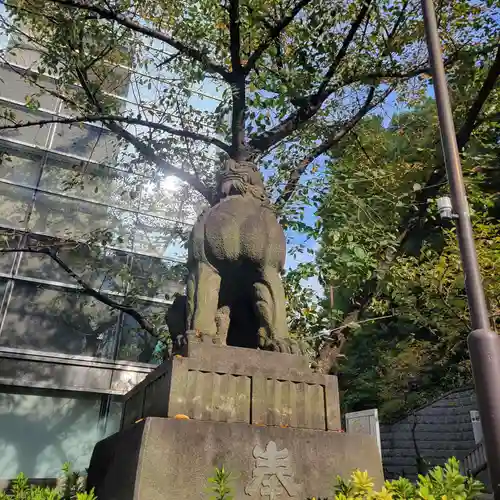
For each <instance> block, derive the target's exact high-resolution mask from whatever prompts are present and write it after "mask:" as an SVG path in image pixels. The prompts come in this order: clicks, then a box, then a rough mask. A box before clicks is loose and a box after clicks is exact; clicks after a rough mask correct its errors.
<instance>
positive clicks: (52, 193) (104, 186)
mask: <svg viewBox="0 0 500 500" xmlns="http://www.w3.org/2000/svg"><path fill="white" fill-rule="evenodd" d="M7 43H8V44H9V43H10V44H11V45H7V49H6V51H5V57H4V58H3V60H2V61H1V63H0V108H2V109H1V111H5V110H11V111H13V112H14V113H15V116H16V119H18V120H22V121H28V120H40V119H51V118H52V117H54V116H56V117H66V116H68V115H70V114H71V112H70V111H69V110H68V109H67V108H66V107H65V105H64V103H63V102H62V101H61V100H59V99H57V98H55V97H52V96H50V95H47V94H45V95H43V96H41V97H40V98H39V101H40V106H39V108H38V109H37V110H36V111H34V110H32V109H29V107H27V105H26V96H27V95H30V94H33V88H32V87H31V85H30V84H29V83H28V82H27V81H26V80H25V79H24V78H23V75H24V74H25V73H26V72H30V71H34V70H36V69H34V68H36V61H37V51H36V50H34V49H33V47H30V46H29V44H25V45H23V44H22V43H21V44H19V43H16V44H15V45H16V47H15V49H14V48H13V47H12V42H7ZM114 71H115V70H114ZM136 76H137V75H136V73H135V72H134V71H132V70H131V69H130V68H123V71H122V73H121V74H120V72H118V73H117V78H119V81H120V84H119V85H118V86H117V87H118V88H115V89H112V90H113V93H114V97H115V98H116V99H117V100H119V101H120V103H121V105H123V109H129V108H130V109H134V108H136V107H137V106H138V98H137V88H138V86H137V84H136V82H137V79H136ZM40 78H42V79H43V81H44V86H46V87H48V88H50V86H51V84H52V82H53V80H51V78H49V77H48V76H43V75H42V76H41V77H40ZM154 78H157V79H158V78H159V77H154ZM141 81H143V76H142V77H141ZM193 96H194V97H193V99H194V101H196V100H197V99H198V100H199V102H200V105H201V106H202V107H203V108H205V109H206V108H207V106H208V107H213V108H215V107H216V106H217V104H218V100H217V97H216V96H215V95H212V96H210V95H204V94H202V93H196V92H194V93H193ZM0 121H1V119H0ZM124 151H125V152H126V146H124V145H123V144H121V143H120V142H119V141H118V140H117V139H116V137H115V136H113V134H112V133H110V132H109V131H108V130H107V129H105V128H104V127H102V126H101V125H99V124H96V123H85V124H78V125H69V124H60V123H52V124H50V125H46V126H43V127H39V126H36V127H27V128H19V129H14V130H0V228H1V230H0V234H1V236H2V241H1V242H0V249H2V248H3V249H10V250H13V251H12V252H0V297H1V302H0V303H1V307H0V481H1V480H6V479H11V478H13V477H14V476H15V475H16V474H17V473H19V472H21V471H22V472H24V473H25V474H26V475H28V477H31V478H51V477H55V476H56V474H57V473H58V471H59V469H60V466H61V465H62V464H63V463H64V462H65V461H71V462H72V463H73V464H74V466H75V468H77V469H83V468H85V467H86V466H87V465H88V461H89V458H90V453H91V452H92V449H93V446H94V444H95V443H96V441H98V440H99V439H102V437H103V436H105V435H108V434H110V433H112V432H114V431H116V430H117V428H118V425H119V419H120V413H121V406H120V400H119V397H120V395H121V394H124V393H125V392H127V391H128V390H129V389H130V388H131V387H133V386H134V385H135V384H136V383H137V382H138V381H140V380H141V379H142V378H143V377H144V376H145V375H146V374H147V373H148V372H149V371H150V370H151V369H152V367H153V366H154V364H155V363H157V362H158V360H157V359H155V347H156V345H157V342H156V340H155V339H154V338H152V337H151V336H150V335H148V334H147V333H146V332H144V331H141V330H140V329H139V327H138V325H137V323H136V322H135V320H133V319H131V318H130V316H128V315H127V314H124V313H122V312H120V311H117V310H115V309H112V308H110V307H108V306H107V305H105V304H103V303H102V302H100V301H98V300H96V299H94V298H92V297H90V296H88V295H86V294H85V293H84V292H83V291H82V290H81V288H80V287H79V285H78V284H77V283H76V281H75V280H73V279H72V278H71V277H70V276H69V275H68V274H67V273H66V272H65V271H64V270H63V269H62V268H61V267H60V266H58V265H57V264H56V263H54V261H53V260H52V259H51V258H50V257H49V256H47V255H44V254H41V253H36V252H27V251H14V250H16V249H26V248H27V247H35V248H39V247H41V246H44V245H49V246H50V245H52V246H58V245H61V251H60V256H61V258H62V260H63V261H64V262H66V263H67V264H68V265H69V266H70V267H71V269H73V270H74V271H75V272H76V273H77V274H78V275H80V276H81V277H82V278H83V279H85V281H86V282H87V283H89V284H91V285H92V286H93V287H95V288H98V289H99V290H100V291H101V292H103V293H105V294H107V295H108V296H109V297H113V298H115V299H116V300H119V299H120V297H123V296H124V295H125V294H127V292H128V288H127V287H130V286H132V285H131V283H132V281H131V280H130V279H129V278H128V279H125V278H124V277H123V273H122V271H123V269H127V270H128V271H129V272H130V273H131V275H132V276H133V278H134V279H133V286H134V287H135V288H136V289H135V290H134V293H135V295H136V296H138V297H139V299H140V301H139V305H138V306H137V307H138V308H139V309H140V310H141V311H142V312H145V313H147V312H151V311H165V309H166V307H167V306H168V303H169V297H170V296H171V295H172V293H174V292H176V291H182V290H183V287H184V280H183V277H184V272H185V270H184V262H185V258H186V251H185V248H184V245H183V242H182V240H181V238H180V236H179V233H180V232H186V231H189V228H190V225H191V224H192V223H193V222H194V220H195V219H196V216H197V214H198V213H199V211H200V210H201V209H202V207H203V201H202V200H201V199H200V197H199V195H196V193H194V191H193V190H192V189H191V188H189V187H187V186H186V185H184V184H181V183H179V182H177V181H176V180H175V179H173V178H172V177H161V178H158V176H157V175H154V173H152V172H151V171H149V170H148V168H146V166H143V165H136V168H134V169H133V170H132V171H131V169H130V168H127V169H124V168H121V165H120V164H119V162H118V163H117V162H116V158H119V157H120V155H122V154H123V153H124ZM101 231H104V232H106V231H109V232H110V233H111V234H112V235H113V236H114V240H113V241H114V242H115V243H114V244H113V245H107V246H106V247H105V249H104V250H103V251H102V252H101V253H100V254H99V255H98V256H97V257H96V256H94V255H90V254H91V253H92V251H91V249H90V248H89V247H88V246H87V245H80V244H78V242H79V241H80V240H82V239H83V240H85V239H88V238H89V235H95V234H99V232H101ZM68 242H75V243H74V246H72V245H71V244H68ZM89 262H92V265H89ZM151 276H164V277H165V279H163V280H162V281H161V283H160V286H157V285H155V286H151V279H150V278H151Z"/></svg>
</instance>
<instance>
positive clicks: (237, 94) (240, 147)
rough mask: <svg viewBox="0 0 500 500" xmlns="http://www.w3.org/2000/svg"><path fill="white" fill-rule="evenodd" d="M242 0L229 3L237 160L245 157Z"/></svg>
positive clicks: (233, 135)
mask: <svg viewBox="0 0 500 500" xmlns="http://www.w3.org/2000/svg"><path fill="white" fill-rule="evenodd" d="M240 22H241V20H240V2H239V0H230V3H229V36H230V42H229V44H230V47H229V50H230V53H231V67H232V82H231V96H232V101H233V114H232V119H231V156H232V157H233V158H234V159H235V160H240V159H242V158H243V154H244V149H245V110H246V103H245V100H246V97H245V96H246V85H245V78H246V75H245V71H244V70H243V67H242V65H241V33H240Z"/></svg>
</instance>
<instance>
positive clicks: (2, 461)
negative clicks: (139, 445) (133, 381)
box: [0, 386, 121, 479]
mask: <svg viewBox="0 0 500 500" xmlns="http://www.w3.org/2000/svg"><path fill="white" fill-rule="evenodd" d="M120 414H121V404H120V403H118V402H116V401H112V400H110V398H109V396H102V395H96V394H90V395H86V394H82V393H66V392H62V391H57V392H56V391H48V390H36V391H33V390H17V389H16V390H12V389H9V388H8V387H5V386H0V479H12V478H14V477H16V475H17V474H19V473H20V472H23V473H24V474H26V475H27V476H28V477H30V478H54V477H58V476H59V474H60V471H61V466H62V465H63V463H64V462H71V464H72V466H73V469H74V470H79V471H84V470H85V469H86V468H87V467H88V465H89V462H90V457H91V454H92V450H93V448H94V446H95V444H96V443H97V442H98V441H100V440H101V439H102V438H103V437H105V436H106V435H109V434H112V433H113V432H116V431H117V430H118V427H119V421H120Z"/></svg>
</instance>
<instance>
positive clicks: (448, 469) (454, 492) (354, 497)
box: [335, 458, 484, 500]
mask: <svg viewBox="0 0 500 500" xmlns="http://www.w3.org/2000/svg"><path fill="white" fill-rule="evenodd" d="M483 490H484V487H483V484H482V483H481V482H480V481H476V480H475V479H473V478H470V477H466V476H462V474H460V469H459V462H458V460H457V459H456V458H450V459H449V460H448V462H447V463H446V464H445V466H444V467H435V468H434V469H432V470H431V471H430V472H429V473H428V474H426V475H425V476H423V475H419V476H418V480H417V482H416V484H413V483H411V482H410V481H409V480H408V479H405V478H400V479H397V480H394V481H386V482H385V484H384V487H383V488H382V490H381V491H378V492H377V491H374V489H373V481H372V479H371V478H370V477H369V476H368V473H367V472H361V471H355V472H353V473H352V475H351V478H350V480H349V481H344V480H343V479H342V478H340V477H337V486H336V487H335V500H364V499H370V500H371V499H373V500H473V499H475V498H477V497H478V495H479V494H480V493H481V492H482V491H483Z"/></svg>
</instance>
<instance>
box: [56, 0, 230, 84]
mask: <svg viewBox="0 0 500 500" xmlns="http://www.w3.org/2000/svg"><path fill="white" fill-rule="evenodd" d="M49 1H50V2H53V3H57V4H59V5H64V6H66V7H73V8H76V9H82V10H87V11H89V12H93V13H95V14H97V15H98V16H99V17H100V18H102V19H107V20H108V21H115V22H117V23H118V24H120V25H121V26H124V27H126V28H129V29H130V30H132V31H135V32H137V33H141V34H143V35H147V36H149V37H151V38H155V39H157V40H160V41H162V42H165V43H166V44H168V45H170V46H171V47H173V48H175V49H176V50H178V51H179V52H181V53H182V54H184V55H186V56H188V57H190V58H191V59H194V60H195V61H198V62H199V63H200V64H201V65H202V66H203V67H205V69H207V70H208V71H211V72H214V73H218V74H219V75H220V76H222V78H224V80H226V81H227V82H229V81H231V73H230V72H229V71H228V70H227V69H226V68H224V67H223V66H222V65H220V64H217V63H215V62H214V61H212V60H211V59H210V58H209V57H208V56H207V54H206V53H205V52H203V51H201V50H198V49H195V48H193V47H189V46H188V45H186V44H184V43H183V42H181V41H179V40H176V39H174V38H172V37H170V36H168V35H166V34H165V33H163V32H162V31H159V30H156V29H153V28H150V27H149V26H147V25H146V24H145V23H144V24H143V23H140V22H137V21H134V20H133V19H131V18H130V17H127V16H126V15H124V14H122V13H120V12H113V11H112V10H108V9H106V8H104V7H101V6H100V5H97V4H96V3H93V2H92V1H91V0H49Z"/></svg>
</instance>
